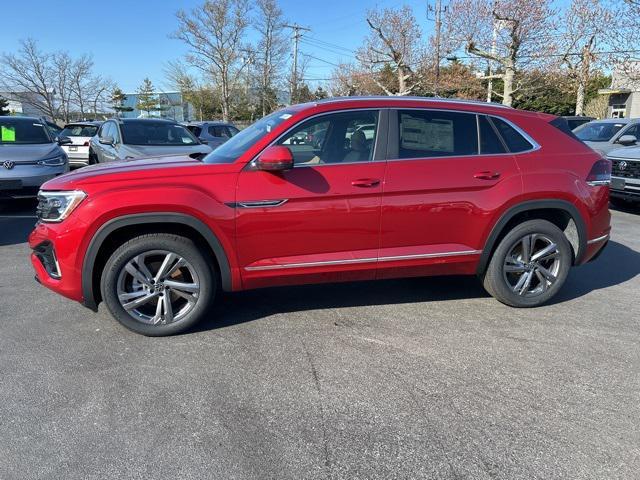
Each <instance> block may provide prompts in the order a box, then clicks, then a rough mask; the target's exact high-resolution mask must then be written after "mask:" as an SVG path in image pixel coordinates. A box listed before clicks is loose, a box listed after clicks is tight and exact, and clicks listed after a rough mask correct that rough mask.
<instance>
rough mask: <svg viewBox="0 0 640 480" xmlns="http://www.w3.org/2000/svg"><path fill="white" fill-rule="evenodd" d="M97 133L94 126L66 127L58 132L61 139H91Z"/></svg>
mask: <svg viewBox="0 0 640 480" xmlns="http://www.w3.org/2000/svg"><path fill="white" fill-rule="evenodd" d="M97 131H98V127H96V126H95V125H67V126H66V127H64V130H62V131H61V132H60V136H61V137H93V136H94V135H95V134H96V132H97Z"/></svg>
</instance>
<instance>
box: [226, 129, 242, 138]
mask: <svg viewBox="0 0 640 480" xmlns="http://www.w3.org/2000/svg"><path fill="white" fill-rule="evenodd" d="M227 128H228V129H229V136H230V137H233V136H234V135H236V134H238V133H239V132H240V130H238V129H237V128H236V127H231V126H230V127H227Z"/></svg>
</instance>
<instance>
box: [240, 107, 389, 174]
mask: <svg viewBox="0 0 640 480" xmlns="http://www.w3.org/2000/svg"><path fill="white" fill-rule="evenodd" d="M372 110H375V111H376V112H378V119H377V120H376V134H375V137H374V140H377V138H378V133H379V130H380V112H381V111H382V110H391V108H389V107H366V108H344V109H340V110H331V111H328V112H319V113H316V114H314V115H311V116H309V117H305V118H303V119H302V120H300V121H299V122H296V124H295V125H292V126H291V127H289V128H288V129H287V130H285V131H284V132H283V133H281V134H280V135H278V136H277V137H276V138H275V140H273V141H272V142H271V143H269V144H268V145H267V146H266V147H264V148H263V149H262V150H261V151H260V152H258V153H257V154H256V155H255V156H254V157H253V158H252V159H251V161H249V162H248V163H247V165H248V166H249V168H251V169H254V168H255V162H256V160H257V159H258V157H259V156H260V154H261V153H262V152H263V151H265V150H266V149H267V148H269V147H272V146H274V145H277V144H278V142H279V141H280V139H282V138H283V137H284V136H286V135H288V134H289V133H290V132H292V131H293V130H295V129H296V128H297V127H299V126H300V125H301V124H302V123H305V122H307V121H309V120H313V119H315V118H317V117H322V116H326V115H332V114H334V113H350V112H366V111H372ZM377 143H378V142H377V141H374V143H373V149H372V150H371V160H367V161H364V162H333V163H316V164H313V165H296V164H295V162H293V168H309V167H328V166H333V165H367V164H371V163H381V162H385V161H386V160H374V159H375V158H376V148H377V145H376V144H377ZM285 146H286V145H285Z"/></svg>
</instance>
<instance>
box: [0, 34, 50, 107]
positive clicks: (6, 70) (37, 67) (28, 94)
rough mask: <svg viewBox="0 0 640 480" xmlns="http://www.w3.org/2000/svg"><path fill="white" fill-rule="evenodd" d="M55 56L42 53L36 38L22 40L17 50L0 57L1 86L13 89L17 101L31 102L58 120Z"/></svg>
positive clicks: (3, 88)
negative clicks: (53, 64) (55, 95)
mask: <svg viewBox="0 0 640 480" xmlns="http://www.w3.org/2000/svg"><path fill="white" fill-rule="evenodd" d="M52 57H53V55H51V54H49V53H46V52H42V51H41V50H40V49H39V48H38V45H37V43H36V41H35V40H33V39H30V38H29V39H26V40H22V41H20V48H19V49H18V52H17V53H15V54H3V55H2V56H1V57H0V60H1V63H2V68H0V88H1V89H2V90H3V91H5V92H11V93H12V94H13V95H14V96H15V97H16V99H17V100H20V101H23V102H25V103H26V102H28V103H30V104H32V105H33V106H34V107H35V108H37V109H38V110H39V111H40V112H41V113H42V114H43V115H46V116H48V117H50V118H51V119H56V118H57V117H58V108H57V106H56V103H55V99H54V91H55V83H56V81H55V79H56V71H55V69H54V68H53V66H52Z"/></svg>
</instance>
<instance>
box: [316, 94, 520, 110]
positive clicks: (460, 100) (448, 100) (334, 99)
mask: <svg viewBox="0 0 640 480" xmlns="http://www.w3.org/2000/svg"><path fill="white" fill-rule="evenodd" d="M360 100H362V101H366V100H405V101H416V100H418V101H425V102H442V103H460V104H468V105H489V106H492V107H498V108H513V107H510V106H508V105H503V104H502V103H496V102H485V101H482V100H467V99H464V98H444V97H418V96H400V95H398V96H390V95H366V96H353V97H332V98H326V99H323V100H318V101H317V102H316V103H333V102H345V101H360Z"/></svg>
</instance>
